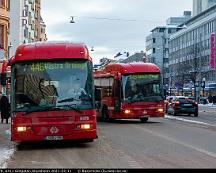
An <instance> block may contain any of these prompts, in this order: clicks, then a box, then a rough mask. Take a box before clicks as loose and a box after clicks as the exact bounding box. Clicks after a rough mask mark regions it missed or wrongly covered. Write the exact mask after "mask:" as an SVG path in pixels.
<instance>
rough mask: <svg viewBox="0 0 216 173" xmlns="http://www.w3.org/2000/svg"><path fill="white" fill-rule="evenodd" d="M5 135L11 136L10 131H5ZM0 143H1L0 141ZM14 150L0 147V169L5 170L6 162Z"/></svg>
mask: <svg viewBox="0 0 216 173" xmlns="http://www.w3.org/2000/svg"><path fill="white" fill-rule="evenodd" d="M5 134H6V135H9V136H10V135H11V132H10V130H6V131H5ZM0 142H1V141H0ZM14 151H15V149H14V148H12V147H11V145H10V146H1V145H0V169H2V168H7V160H8V159H10V157H11V156H12V155H13V153H14Z"/></svg>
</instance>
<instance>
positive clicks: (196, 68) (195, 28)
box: [169, 5, 216, 95]
mask: <svg viewBox="0 0 216 173" xmlns="http://www.w3.org/2000/svg"><path fill="white" fill-rule="evenodd" d="M215 11H216V5H214V6H212V7H211V8H209V9H207V10H206V11H203V12H201V13H199V14H198V15H196V16H194V17H193V18H191V19H190V20H188V21H187V22H185V25H186V26H187V28H186V29H182V30H180V31H178V32H176V33H174V34H173V35H171V37H170V42H169V48H170V49H169V50H170V53H169V57H170V61H169V69H170V87H172V88H179V87H180V88H183V87H194V88H196V92H197V95H198V94H199V91H200V83H201V82H202V81H205V84H206V86H207V85H208V84H210V83H216V70H214V69H213V70H212V69H211V68H210V65H209V61H210V58H209V57H210V36H211V34H212V33H216V12H215ZM180 26H182V25H180ZM196 92H195V93H196Z"/></svg>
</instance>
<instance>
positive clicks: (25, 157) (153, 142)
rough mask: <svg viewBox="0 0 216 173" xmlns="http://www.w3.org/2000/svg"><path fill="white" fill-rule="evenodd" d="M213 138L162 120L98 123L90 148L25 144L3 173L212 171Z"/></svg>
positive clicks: (204, 130) (198, 128)
mask: <svg viewBox="0 0 216 173" xmlns="http://www.w3.org/2000/svg"><path fill="white" fill-rule="evenodd" d="M202 115H203V116H205V115H204V114H202ZM189 118H195V117H189ZM215 132H216V129H215V128H208V127H207V126H203V125H199V124H193V123H187V122H183V121H174V120H171V119H162V118H160V119H150V121H149V122H147V123H140V121H138V120H134V121H129V120H124V121H123V120H118V121H115V122H113V123H105V122H98V136H99V138H98V139H97V140H95V141H94V142H93V143H87V144H82V143H73V142H58V143H44V142H42V143H31V144H23V145H20V146H18V147H17V150H16V151H15V153H14V155H13V156H12V157H11V159H10V160H9V161H8V165H7V167H8V168H215V167H216V164H215V163H216V147H215V146H216V133H215Z"/></svg>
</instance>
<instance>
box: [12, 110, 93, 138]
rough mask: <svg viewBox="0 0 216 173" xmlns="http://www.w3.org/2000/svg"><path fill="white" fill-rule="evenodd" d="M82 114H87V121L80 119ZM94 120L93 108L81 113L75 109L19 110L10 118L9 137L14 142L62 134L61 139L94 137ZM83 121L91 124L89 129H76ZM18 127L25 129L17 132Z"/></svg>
mask: <svg viewBox="0 0 216 173" xmlns="http://www.w3.org/2000/svg"><path fill="white" fill-rule="evenodd" d="M82 115H83V116H86V115H88V116H89V117H90V119H89V121H85V122H83V121H80V116H82ZM95 122H96V112H95V110H85V111H82V113H81V114H80V113H77V112H75V111H49V112H33V113H30V114H26V113H25V112H19V113H16V115H15V116H14V117H13V118H12V122H11V123H12V128H11V130H12V133H11V135H12V136H11V138H12V140H13V141H16V142H21V141H39V140H45V138H46V137H47V136H62V137H63V140H78V139H95V138H97V133H96V123H95ZM83 123H85V124H86V123H88V124H91V129H88V130H81V129H78V128H77V126H78V125H80V124H83ZM18 127H27V129H26V131H24V132H18V131H17V128H18Z"/></svg>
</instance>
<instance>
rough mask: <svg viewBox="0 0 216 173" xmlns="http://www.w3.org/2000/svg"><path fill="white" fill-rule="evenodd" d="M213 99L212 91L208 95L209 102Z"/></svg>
mask: <svg viewBox="0 0 216 173" xmlns="http://www.w3.org/2000/svg"><path fill="white" fill-rule="evenodd" d="M212 99H213V97H212V95H211V93H209V96H208V100H209V103H212Z"/></svg>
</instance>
